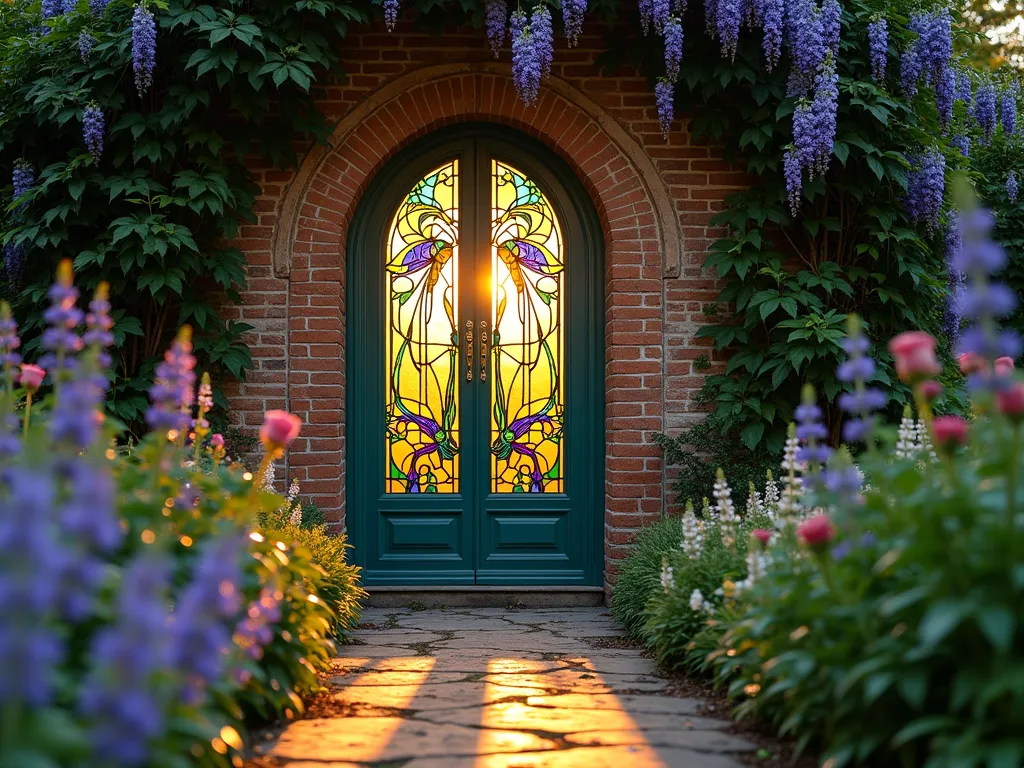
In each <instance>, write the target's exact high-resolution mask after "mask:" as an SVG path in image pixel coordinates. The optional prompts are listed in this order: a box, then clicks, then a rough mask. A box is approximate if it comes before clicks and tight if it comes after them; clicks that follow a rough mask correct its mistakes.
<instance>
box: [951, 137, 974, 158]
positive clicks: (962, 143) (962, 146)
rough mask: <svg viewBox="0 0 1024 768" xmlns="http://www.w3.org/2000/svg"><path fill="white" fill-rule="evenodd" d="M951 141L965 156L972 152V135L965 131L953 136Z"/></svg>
mask: <svg viewBox="0 0 1024 768" xmlns="http://www.w3.org/2000/svg"><path fill="white" fill-rule="evenodd" d="M949 143H950V144H951V145H952V146H954V147H956V148H957V149H959V150H960V154H961V155H963V156H964V157H970V154H971V137H970V136H968V135H967V134H964V133H958V134H957V135H955V136H953V137H952V138H951V139H950V140H949Z"/></svg>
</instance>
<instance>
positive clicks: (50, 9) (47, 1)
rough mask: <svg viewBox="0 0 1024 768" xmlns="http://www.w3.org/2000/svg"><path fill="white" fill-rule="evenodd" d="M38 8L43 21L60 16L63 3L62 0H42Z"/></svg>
mask: <svg viewBox="0 0 1024 768" xmlns="http://www.w3.org/2000/svg"><path fill="white" fill-rule="evenodd" d="M40 10H41V12H42V16H43V21H46V20H47V19H53V18H56V17H57V16H60V15H61V13H63V11H64V4H63V2H62V0H43V1H42V5H41V8H40Z"/></svg>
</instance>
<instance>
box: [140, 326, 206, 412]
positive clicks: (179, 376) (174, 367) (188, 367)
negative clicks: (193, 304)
mask: <svg viewBox="0 0 1024 768" xmlns="http://www.w3.org/2000/svg"><path fill="white" fill-rule="evenodd" d="M195 367H196V359H195V357H194V356H193V355H192V335H191V332H190V331H189V329H188V328H187V327H185V328H182V329H181V331H179V332H178V336H177V338H175V339H174V342H173V343H172V344H171V348H170V349H168V350H167V352H165V353H164V359H163V361H162V362H161V363H160V364H159V365H157V367H156V381H155V382H154V383H153V387H152V388H151V389H150V390H149V396H150V399H151V400H152V401H153V405H152V406H151V407H150V409H149V410H148V411H146V421H147V422H149V426H150V427H151V428H152V429H155V430H158V431H167V430H177V431H178V432H183V431H185V430H186V429H188V428H189V425H190V424H191V423H192V417H191V409H192V402H193V399H194V397H195V384H196V374H195V370H194V369H195Z"/></svg>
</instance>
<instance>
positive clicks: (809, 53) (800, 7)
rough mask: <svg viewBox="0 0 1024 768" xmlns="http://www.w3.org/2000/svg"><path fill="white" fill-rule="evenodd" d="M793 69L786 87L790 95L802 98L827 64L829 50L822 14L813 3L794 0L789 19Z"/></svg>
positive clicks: (790, 6) (787, 24) (787, 20)
mask: <svg viewBox="0 0 1024 768" xmlns="http://www.w3.org/2000/svg"><path fill="white" fill-rule="evenodd" d="M786 28H787V30H788V39H789V48H790V52H791V55H792V57H793V69H792V71H791V72H790V76H789V82H788V84H787V93H788V95H789V96H803V95H805V94H806V93H807V92H808V91H809V90H810V89H811V88H812V87H813V85H814V78H815V76H816V75H817V74H818V70H819V69H821V65H822V64H823V63H824V62H825V53H826V51H827V50H828V48H827V46H826V45H825V38H824V35H823V32H822V24H821V15H820V14H819V13H818V11H817V9H816V8H815V5H814V0H792V2H791V3H790V5H789V8H788V14H787V17H786Z"/></svg>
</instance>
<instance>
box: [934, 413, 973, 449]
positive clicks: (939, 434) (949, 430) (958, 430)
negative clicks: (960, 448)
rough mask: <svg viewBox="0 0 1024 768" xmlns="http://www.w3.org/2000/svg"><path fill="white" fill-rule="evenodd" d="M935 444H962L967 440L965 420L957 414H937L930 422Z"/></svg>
mask: <svg viewBox="0 0 1024 768" xmlns="http://www.w3.org/2000/svg"><path fill="white" fill-rule="evenodd" d="M932 431H933V432H934V433H935V444H936V445H942V446H947V445H952V444H956V445H963V444H964V443H966V442H967V422H966V421H965V420H964V419H961V418H960V417H959V416H939V417H938V418H937V419H935V421H933V422H932Z"/></svg>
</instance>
